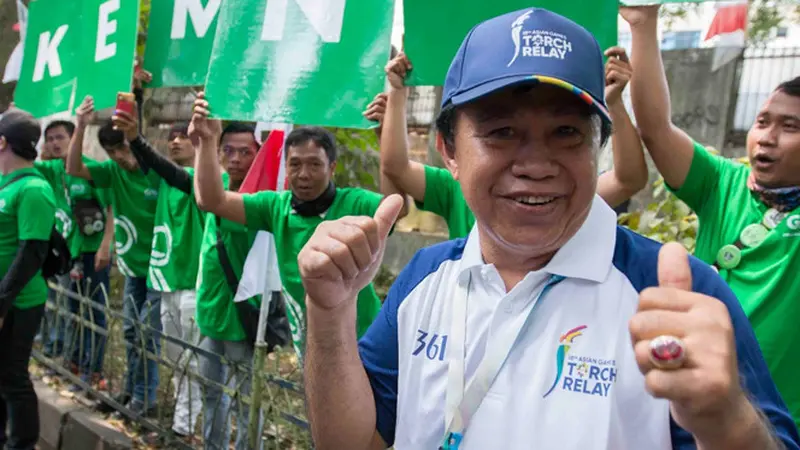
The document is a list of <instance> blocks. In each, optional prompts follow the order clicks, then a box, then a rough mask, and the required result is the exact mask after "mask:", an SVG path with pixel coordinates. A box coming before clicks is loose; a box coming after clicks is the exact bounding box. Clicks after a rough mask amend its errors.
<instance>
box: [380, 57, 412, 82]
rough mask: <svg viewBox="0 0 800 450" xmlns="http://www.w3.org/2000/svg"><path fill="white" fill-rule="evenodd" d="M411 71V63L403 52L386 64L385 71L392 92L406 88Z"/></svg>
mask: <svg viewBox="0 0 800 450" xmlns="http://www.w3.org/2000/svg"><path fill="white" fill-rule="evenodd" d="M411 69H412V67H411V61H409V59H408V57H407V56H406V54H405V53H403V52H400V53H398V54H397V56H395V57H394V58H393V59H392V60H391V61H389V63H388V64H386V67H385V68H384V71H385V72H386V78H387V79H388V80H389V85H390V86H391V89H392V90H395V91H400V90H403V89H405V88H406V76H407V75H408V72H409V71H411Z"/></svg>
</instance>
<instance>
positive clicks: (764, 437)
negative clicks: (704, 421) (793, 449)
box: [695, 395, 780, 450]
mask: <svg viewBox="0 0 800 450" xmlns="http://www.w3.org/2000/svg"><path fill="white" fill-rule="evenodd" d="M717 425H718V426H717V427H713V429H710V430H709V433H708V434H705V435H695V439H697V443H698V448H699V449H702V450H717V449H720V450H723V449H724V450H750V449H755V448H757V449H763V450H779V449H780V446H779V445H778V441H777V440H776V438H775V436H774V433H773V430H772V427H771V426H770V424H769V421H768V420H767V419H766V417H765V416H764V415H763V414H762V413H761V412H760V411H759V410H758V409H757V407H756V406H755V405H753V404H752V403H751V402H750V400H749V399H747V398H746V397H745V396H744V395H742V398H741V400H739V401H738V402H737V403H736V405H735V406H734V407H732V408H730V409H729V410H728V414H726V415H725V417H724V419H723V420H722V423H718V424H717Z"/></svg>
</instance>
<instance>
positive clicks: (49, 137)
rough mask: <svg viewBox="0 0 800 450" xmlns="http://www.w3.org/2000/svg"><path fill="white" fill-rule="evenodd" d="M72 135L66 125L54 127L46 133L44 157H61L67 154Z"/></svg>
mask: <svg viewBox="0 0 800 450" xmlns="http://www.w3.org/2000/svg"><path fill="white" fill-rule="evenodd" d="M69 140H70V135H69V133H68V132H67V129H66V128H64V127H61V126H59V127H53V128H51V129H49V130H47V133H45V135H44V149H43V151H42V159H59V158H63V157H65V156H66V155H67V147H69Z"/></svg>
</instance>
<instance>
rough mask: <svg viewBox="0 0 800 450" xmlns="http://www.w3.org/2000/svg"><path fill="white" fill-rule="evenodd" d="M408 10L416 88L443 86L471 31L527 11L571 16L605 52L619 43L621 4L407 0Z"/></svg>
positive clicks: (603, 0) (599, 0)
mask: <svg viewBox="0 0 800 450" xmlns="http://www.w3.org/2000/svg"><path fill="white" fill-rule="evenodd" d="M403 5H404V6H403V8H404V9H403V12H404V22H405V37H404V48H405V52H406V54H407V55H408V57H409V59H410V60H411V64H413V66H414V70H412V71H411V73H410V75H409V80H408V84H410V85H413V86H426V85H432V86H441V85H442V84H443V83H444V78H445V76H446V75H447V69H448V68H449V67H450V63H451V62H452V60H453V57H454V56H455V54H456V52H457V51H458V47H459V46H460V45H461V42H462V41H463V40H464V37H466V35H467V33H469V30H471V29H472V27H474V26H475V25H477V24H478V23H480V22H482V21H484V20H486V19H489V18H491V17H495V16H499V15H502V14H505V13H509V12H512V11H517V10H520V9H524V8H530V7H539V8H545V9H549V10H550V11H553V12H555V13H558V14H561V15H563V16H566V17H569V18H570V19H572V20H574V21H575V22H577V23H579V24H581V25H583V26H584V27H585V28H586V29H587V30H589V31H590V32H591V33H592V34H594V36H595V38H597V40H598V41H599V42H600V47H601V48H603V49H606V48H608V47H611V46H614V45H616V43H617V13H618V6H619V3H618V1H617V0H503V1H499V2H498V1H491V0H489V1H487V0H438V1H430V0H404V3H403ZM510 36H511V34H510V32H509V39H510Z"/></svg>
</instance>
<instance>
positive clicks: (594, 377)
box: [542, 325, 617, 398]
mask: <svg viewBox="0 0 800 450" xmlns="http://www.w3.org/2000/svg"><path fill="white" fill-rule="evenodd" d="M587 328H588V327H587V326H586V325H581V326H579V327H575V328H573V329H571V330H569V331H567V332H566V333H564V334H563V335H561V338H560V339H559V341H558V342H559V344H560V345H559V346H558V350H557V351H556V377H555V380H554V381H553V385H552V386H550V389H548V390H547V392H545V394H544V395H543V396H542V398H545V397H547V396H548V395H550V394H551V393H552V392H553V391H554V390H556V389H557V388H558V389H561V390H562V391H571V392H576V393H579V394H584V395H596V396H599V397H608V394H609V392H611V387H612V385H613V384H614V382H615V381H617V368H616V362H615V361H614V360H613V359H610V360H609V359H601V358H594V357H590V356H581V355H575V354H570V353H569V351H570V348H572V345H573V343H574V341H575V339H576V338H578V337H580V336H583V332H584V331H585V330H586V329H587Z"/></svg>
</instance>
